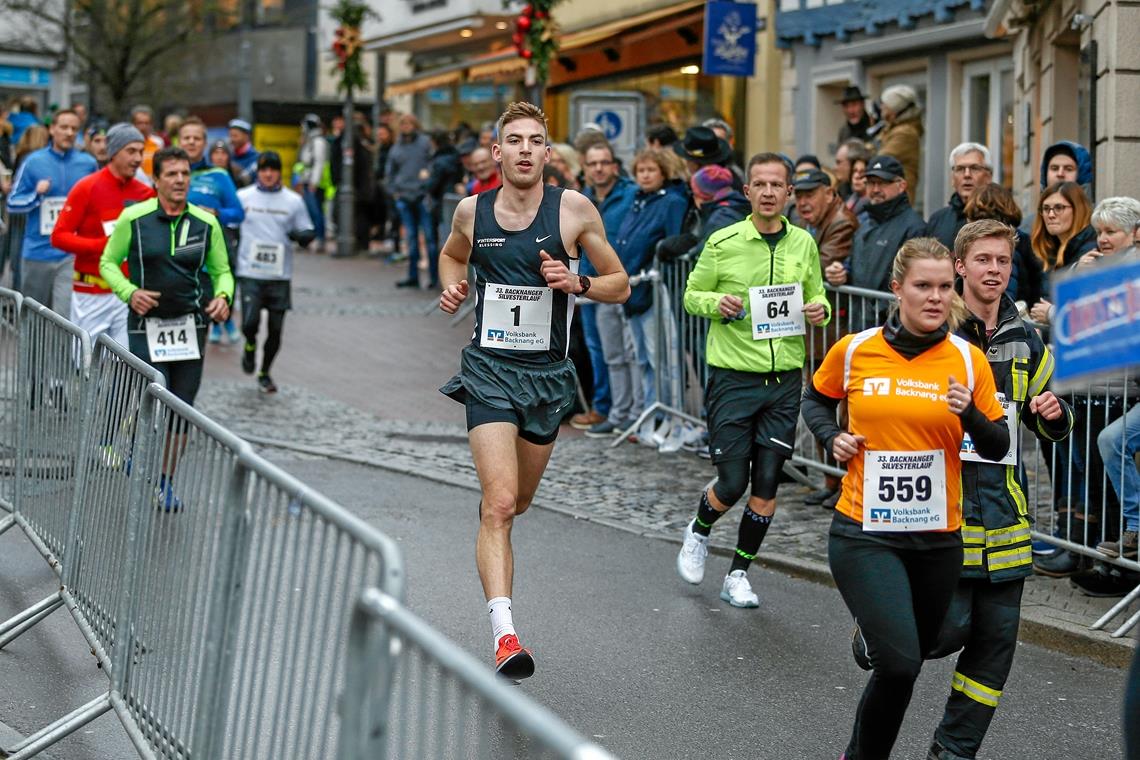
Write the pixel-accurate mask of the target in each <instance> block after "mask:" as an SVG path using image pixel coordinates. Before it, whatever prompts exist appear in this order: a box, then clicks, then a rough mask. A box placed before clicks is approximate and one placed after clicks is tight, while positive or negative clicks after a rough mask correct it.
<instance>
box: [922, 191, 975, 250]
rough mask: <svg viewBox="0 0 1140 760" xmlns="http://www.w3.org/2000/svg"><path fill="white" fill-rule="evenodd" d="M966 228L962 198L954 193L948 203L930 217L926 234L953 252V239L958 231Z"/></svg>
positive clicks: (964, 203) (964, 206) (964, 204)
mask: <svg viewBox="0 0 1140 760" xmlns="http://www.w3.org/2000/svg"><path fill="white" fill-rule="evenodd" d="M964 226H966V202H965V201H964V200H962V196H960V195H958V193H954V194H953V195H951V196H950V202H949V203H948V204H946V205H945V206H943V207H942V208H940V209H938V210H937V211H935V212H934V213H933V214H931V215H930V219H929V221H927V223H926V234H927V235H929V236H930V237H932V238H938V242H939V243H942V245H944V246H946V247H947V248H949V249H950V250H951V251H953V250H954V238H956V237H958V231H959V230H961V229H962V228H963V227H964Z"/></svg>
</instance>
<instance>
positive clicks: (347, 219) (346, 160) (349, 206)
mask: <svg viewBox="0 0 1140 760" xmlns="http://www.w3.org/2000/svg"><path fill="white" fill-rule="evenodd" d="M355 110H356V109H355V108H354V107H353V102H352V86H351V85H350V86H349V87H348V91H347V92H346V93H345V98H344V131H343V132H341V133H340V145H341V155H342V157H341V163H340V186H339V187H338V188H337V190H336V202H337V208H338V209H339V211H340V213H339V214H338V215H337V226H336V230H337V232H336V253H337V255H338V256H351V255H352V254H354V253H355V252H356V234H355V233H356V227H355V222H356V220H355V219H354V218H353V215H354V213H355V210H356V206H355V203H356V188H355V187H354V186H353V184H354V183H353V181H352V180H353V168H352V167H353V161H354V160H355V159H354V156H353V152H354V150H353V148H354V146H355V140H354V139H353V134H354V131H355V129H356V125H355V124H354V123H353V121H354V119H353V117H354V116H355Z"/></svg>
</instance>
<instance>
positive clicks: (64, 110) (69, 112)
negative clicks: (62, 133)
mask: <svg viewBox="0 0 1140 760" xmlns="http://www.w3.org/2000/svg"><path fill="white" fill-rule="evenodd" d="M60 116H74V117H75V118H77V119H79V114H77V113H76V112H75V111H74V110H72V109H70V108H61V109H59V110H58V111H56V112H55V113H54V114H52V117H51V123H52V125H53V126H54V125H55V124H59V117H60ZM79 120H80V121H82V119H79Z"/></svg>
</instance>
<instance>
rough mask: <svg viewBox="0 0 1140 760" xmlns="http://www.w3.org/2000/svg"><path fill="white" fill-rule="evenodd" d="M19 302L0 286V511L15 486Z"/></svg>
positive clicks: (9, 503) (17, 296) (9, 505)
mask: <svg viewBox="0 0 1140 760" xmlns="http://www.w3.org/2000/svg"><path fill="white" fill-rule="evenodd" d="M22 301H23V297H22V296H21V295H20V294H19V293H16V292H15V291H12V290H6V289H4V288H0V510H3V511H5V512H11V511H12V499H13V496H14V495H15V485H16V482H15V474H16V451H17V448H18V447H17V442H16V438H17V435H18V431H17V429H16V423H17V417H16V408H17V406H16V389H17V387H18V386H17V382H16V367H17V366H18V365H19V359H20V357H19V353H20V344H19V336H20V304H21V302H22ZM3 524H4V521H0V525H3ZM10 525H11V523H9V526H10ZM2 532H3V530H0V533H2Z"/></svg>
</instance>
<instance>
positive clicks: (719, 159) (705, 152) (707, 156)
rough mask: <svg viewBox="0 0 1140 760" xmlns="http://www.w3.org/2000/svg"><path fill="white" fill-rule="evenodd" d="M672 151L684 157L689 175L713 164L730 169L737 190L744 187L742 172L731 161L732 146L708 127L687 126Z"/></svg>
mask: <svg viewBox="0 0 1140 760" xmlns="http://www.w3.org/2000/svg"><path fill="white" fill-rule="evenodd" d="M673 152H674V153H676V154H677V155H678V156H680V157H681V158H683V159H685V164H686V165H687V166H688V167H689V174H690V175H693V174H696V173H697V172H698V171H700V170H701V168H703V167H705V166H711V165H714V164H715V165H717V166H723V167H725V168H727V169H731V170H732V174H733V177H735V178H736V183H734V186H735V187H736V188H737V189H738V190H739V189H742V188H743V187H744V172H743V171H742V170H741V169H740V167H739V166H737V165H736V164H735V163H733V160H732V146H731V145H729V144H728V140H724V139H722V138H720V137H717V134H716V132H714V131H713V130H712V129H711V128H709V127H689V128H688V129H687V130H685V139H684V140H681V141H680V142H675V143H673Z"/></svg>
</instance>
